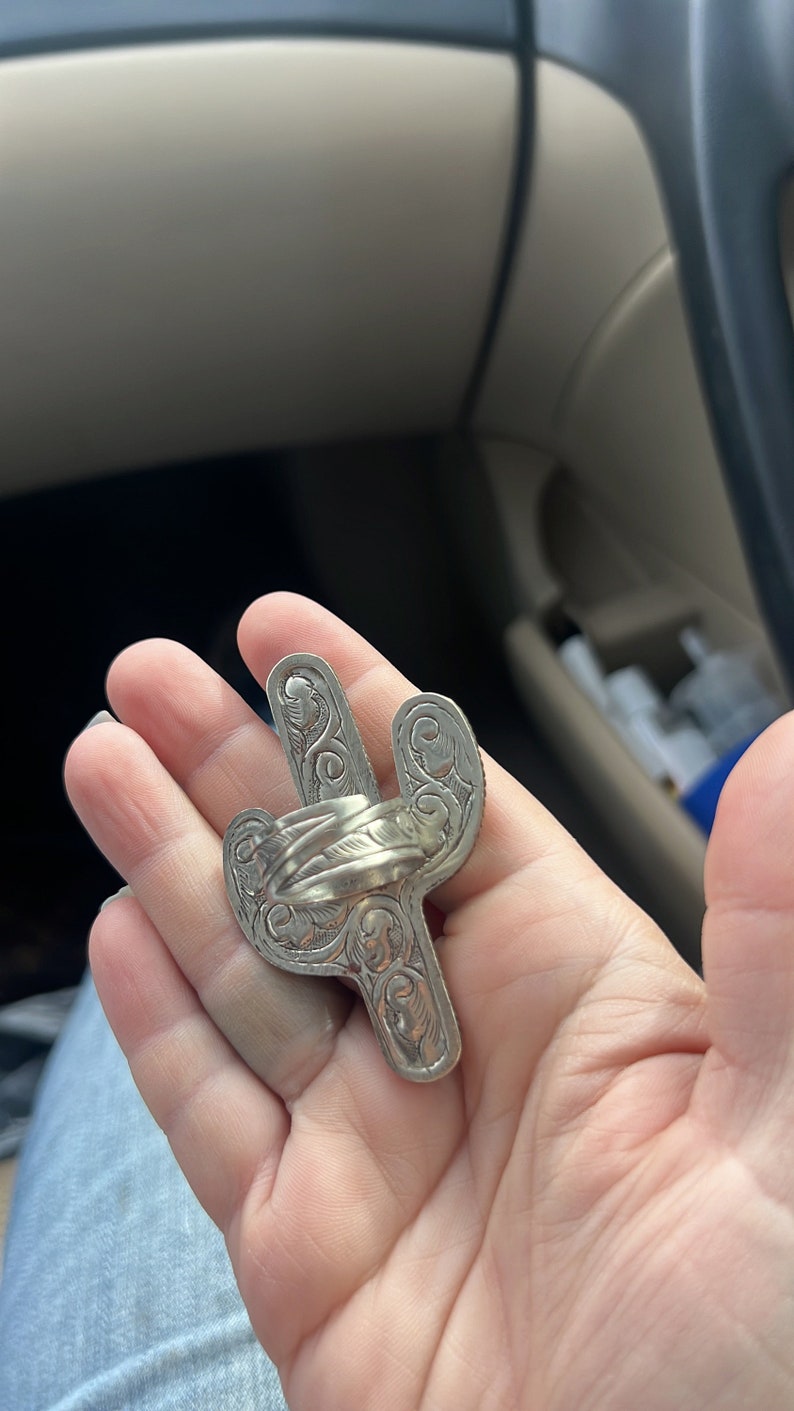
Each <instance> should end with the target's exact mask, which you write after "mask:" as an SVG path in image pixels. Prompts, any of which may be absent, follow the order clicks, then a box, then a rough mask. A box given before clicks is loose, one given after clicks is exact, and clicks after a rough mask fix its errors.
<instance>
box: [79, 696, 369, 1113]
mask: <svg viewBox="0 0 794 1411" xmlns="http://www.w3.org/2000/svg"><path fill="white" fill-rule="evenodd" d="M66 783H67V788H68V791H69V796H70V798H71V800H72V803H73V805H74V807H75V810H76V812H77V813H78V815H79V817H80V818H81V820H82V822H83V823H84V824H85V826H86V828H87V829H88V831H89V832H90V833H91V835H92V837H93V838H94V840H95V842H96V843H97V845H98V847H99V848H100V849H101V851H102V852H103V853H104V854H105V856H106V857H107V858H108V859H109V860H110V862H111V863H112V864H113V866H114V867H115V868H116V869H117V870H118V871H119V872H120V873H121V874H122V876H124V877H125V878H127V880H128V881H129V882H130V884H131V886H132V888H133V891H134V893H135V896H136V897H137V898H138V900H139V901H140V902H141V904H142V906H143V907H144V909H145V911H146V912H147V914H148V915H149V916H150V917H151V919H152V922H153V923H154V925H155V927H156V929H157V930H158V931H159V933H160V935H161V936H162V937H163V939H164V941H165V942H166V944H167V945H168V947H169V949H170V951H171V953H172V955H173V957H174V960H175V961H176V963H177V965H178V966H179V967H180V969H181V970H182V972H183V974H184V975H185V977H186V979H187V980H188V982H189V984H190V985H191V986H192V988H193V989H194V990H195V991H196V993H197V994H198V995H199V997H200V999H201V1001H202V1003H203V1005H204V1007H205V1009H206V1010H207V1012H208V1014H209V1015H210V1016H211V1017H212V1019H213V1021H214V1022H215V1024H216V1026H217V1027H218V1028H219V1029H220V1030H221V1032H222V1033H223V1034H224V1035H225V1036H226V1037H227V1039H228V1040H229V1041H230V1043H231V1044H232V1045H233V1046H234V1048H235V1049H236V1050H237V1052H238V1053H239V1054H240V1055H241V1056H242V1057H243V1058H244V1059H245V1061H246V1062H247V1063H248V1064H249V1066H250V1067H251V1068H252V1069H253V1070H254V1072H256V1073H257V1074H258V1075H259V1076H260V1077H261V1078H263V1080H264V1081H265V1082H266V1083H268V1085H269V1086H270V1087H272V1088H274V1090H275V1091H277V1092H279V1093H280V1094H281V1095H282V1096H284V1097H285V1098H287V1099H290V1098H293V1097H294V1096H295V1095H296V1094H297V1093H298V1092H301V1091H302V1090H303V1087H304V1086H305V1085H306V1083H308V1082H309V1081H311V1079H312V1077H313V1076H314V1075H315V1074H316V1072H317V1071H319V1069H320V1068H321V1067H322V1065H323V1064H324V1063H325V1062H326V1061H327V1058H328V1056H329V1053H330V1052H331V1051H332V1049H333V1046H334V1043H335V1040H336V1035H337V1033H338V1030H339V1028H340V1027H341V1025H342V1024H343V1023H344V1021H345V1018H346V1017H347V1014H348V1012H349V1007H350V997H349V995H347V994H346V992H344V991H343V990H341V988H340V987H338V986H333V985H329V984H327V983H323V982H322V981H319V980H308V981H307V980H304V979H302V978H298V977H296V976H293V975H287V974H285V973H283V972H281V971H276V970H274V969H273V968H272V967H271V966H268V965H266V964H265V963H264V962H263V961H262V960H261V958H260V957H259V956H258V955H257V954H256V953H255V951H254V950H253V949H252V948H251V947H250V946H249V945H248V943H247V941H246V940H245V939H244V937H243V936H242V934H241V932H240V929H239V927H238V926H237V923H236V921H235V920H234V917H233V915H232V912H231V908H230V906H229V902H228V899H227V896H226V889H225V885H224V881H223V867H222V851H221V841H220V839H219V837H218V835H217V834H216V833H215V831H214V830H213V829H212V828H211V827H210V826H209V824H208V823H207V822H206V820H205V819H204V818H203V817H202V816H201V815H200V814H199V812H198V811H197V810H196V808H195V807H194V806H193V804H192V803H191V801H190V800H189V799H188V798H187V796H186V795H185V794H184V792H183V791H182V790H181V789H180V788H179V786H178V785H177V784H176V783H175V781H174V780H173V779H172V778H171V776H170V775H169V774H168V772H167V770H166V769H165V768H164V767H163V765H162V764H161V763H160V761H159V760H158V759H157V758H156V756H155V755H154V753H153V752H152V750H151V749H150V748H149V746H148V745H147V744H146V743H145V741H143V740H141V738H140V737H139V736H138V735H136V734H135V733H134V732H133V731H131V730H129V729H127V728H126V727H125V726H123V725H116V724H111V725H104V726H103V727H102V728H101V729H96V730H89V731H87V732H85V733H84V734H83V735H80V736H78V738H77V740H76V741H75V742H74V744H73V745H72V748H71V750H70V752H69V755H68V757H67V762H66ZM109 909H112V908H109Z"/></svg>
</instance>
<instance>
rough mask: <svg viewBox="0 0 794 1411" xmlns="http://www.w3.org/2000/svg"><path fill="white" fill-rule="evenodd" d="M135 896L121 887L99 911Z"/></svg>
mask: <svg viewBox="0 0 794 1411" xmlns="http://www.w3.org/2000/svg"><path fill="white" fill-rule="evenodd" d="M86 729H88V726H86ZM134 895H135V893H134V892H133V890H132V887H127V886H124V887H119V889H118V891H117V892H114V893H113V895H112V897H105V900H104V901H103V903H102V905H101V906H100V908H99V910H100V911H104V910H105V907H106V906H110V903H111V902H112V901H119V900H120V899H121V897H133V896H134Z"/></svg>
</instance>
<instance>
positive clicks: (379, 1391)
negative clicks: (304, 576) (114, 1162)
mask: <svg viewBox="0 0 794 1411" xmlns="http://www.w3.org/2000/svg"><path fill="white" fill-rule="evenodd" d="M240 645H241V650H242V653H243V656H244V658H245V660H246V661H247V663H248V665H249V666H250V668H251V670H252V671H253V673H254V675H255V676H256V677H257V678H258V680H260V681H262V682H264V680H265V679H266V676H267V674H268V672H269V670H270V668H271V667H272V666H273V665H274V663H275V662H276V661H277V660H278V659H279V658H280V657H282V656H284V655H286V654H287V653H289V652H293V651H309V652H315V653H317V654H319V655H320V656H323V657H325V658H326V659H327V660H328V661H330V663H331V664H332V666H333V667H334V669H335V670H336V672H337V674H338V675H339V677H340V679H341V681H342V685H343V686H344V688H345V690H346V691H347V694H348V698H349V701H350V705H351V708H352V710H353V713H354V716H355V718H356V720H357V722H358V724H359V726H360V728H361V731H362V734H363V736H364V741H365V744H366V745H367V747H368V750H369V752H370V757H371V758H372V761H373V765H374V767H375V772H376V774H377V775H378V777H379V779H380V782H381V785H382V787H383V792H384V796H388V795H389V794H390V793H392V792H394V781H393V780H391V779H390V778H389V770H390V768H391V758H390V755H391V744H390V737H389V725H390V721H391V717H392V715H393V713H394V711H395V709H396V707H397V706H398V705H399V704H400V702H401V701H402V700H404V699H405V697H406V695H408V694H409V693H410V692H411V690H412V689H413V688H411V687H409V685H408V683H407V682H406V681H405V680H403V679H402V678H401V677H400V676H399V675H398V674H397V673H396V672H395V671H394V670H393V669H392V668H391V667H390V666H389V665H388V664H387V663H386V662H385V661H384V660H383V659H382V658H381V657H379V656H378V655H377V654H376V652H375V651H374V650H373V649H372V648H371V647H369V646H368V645H367V644H366V643H364V642H363V641H362V640H361V639H360V638H358V637H356V636H355V635H354V634H353V633H352V632H351V631H350V630H349V629H347V628H346V627H344V626H343V625H342V624H341V623H340V622H338V621H337V620H335V619H334V618H332V617H331V616H330V615H329V614H328V613H326V612H324V611H323V610H321V609H319V608H317V607H316V606H314V605H312V604H310V603H308V602H306V601H304V600H302V599H299V598H294V597H291V596H288V595H275V596H273V597H270V598H265V599H262V600H261V601H259V602H257V603H255V604H254V605H253V607H251V608H250V609H249V610H248V612H247V613H246V615H245V617H244V618H243V621H242V623H241V627H240ZM426 684H427V685H429V686H431V687H432V686H433V684H434V683H433V682H428V683H426ZM108 696H109V699H110V703H111V705H112V707H113V709H114V710H115V712H116V714H117V715H118V716H119V718H120V720H121V721H123V724H105V725H100V726H98V727H96V728H94V729H91V730H88V731H86V732H85V733H84V734H83V735H81V736H80V737H79V738H78V739H77V740H76V741H75V743H74V745H73V746H72V749H71V751H70V754H69V758H68V761H67V769H66V778H67V786H68V789H69V793H70V796H71V799H72V801H73V803H74V806H75V808H76V810H77V812H78V814H79V815H80V817H81V818H82V820H83V822H84V823H85V825H86V827H87V828H88V829H89V831H90V832H91V833H92V835H93V837H94V838H95V839H96V842H97V843H98V845H99V847H100V848H101V849H102V851H103V852H104V853H105V854H106V855H107V857H108V858H109V859H110V861H111V862H112V863H113V865H114V866H115V867H116V868H117V869H118V870H119V871H120V872H121V873H122V875H123V876H125V877H126V878H127V879H128V880H129V882H130V884H131V886H132V888H133V891H134V894H135V895H134V899H132V898H131V899H126V900H119V901H117V902H114V903H113V905H111V906H109V907H108V908H106V909H105V910H104V911H103V912H102V913H101V914H100V916H99V917H98V918H97V920H96V922H95V924H94V927H93V931H92V935H91V964H92V967H93V971H94V975H95V978H96V983H97V987H98V989H99V993H100V997H101V999H102V1003H103V1005H104V1006H105V1009H106V1011H107V1014H108V1017H109V1019H110V1022H111V1024H112V1026H113V1028H114V1030H115V1032H116V1034H117V1036H118V1039H119V1042H120V1044H121V1046H122V1048H123V1049H124V1051H125V1053H126V1055H127V1057H128V1059H129V1062H130V1064H131V1067H132V1071H133V1074H134V1076H135V1079H136V1082H137V1083H138V1086H139V1088H140V1090H141V1092H142V1094H143V1096H144V1098H145V1100H146V1102H147V1103H148V1105H149V1107H150V1108H151V1110H152V1112H153V1113H154V1116H155V1117H156V1119H157V1121H158V1122H159V1123H160V1124H161V1125H162V1127H163V1128H164V1129H165V1131H166V1132H167V1134H168V1137H169V1139H170V1142H171V1145H172V1147H173V1150H174V1153H175V1155H176V1158H177V1160H178V1161H179V1163H180V1165H181V1166H182V1168H183V1170H184V1172H185V1174H186V1176H187V1178H188V1180H189V1181H190V1183H191V1185H192V1186H193V1189H194V1190H195V1192H196V1194H197V1196H198V1198H199V1200H200V1201H201V1202H202V1204H203V1205H204V1206H205V1208H206V1209H207V1210H208V1211H209V1213H210V1215H211V1216H212V1218H213V1219H214V1220H215V1221H216V1222H217V1223H218V1224H219V1225H220V1226H221V1228H222V1229H223V1231H224V1233H225V1236H226V1240H227V1244H228V1248H229V1254H230V1257H231V1260H232V1264H233V1266H234V1271H235V1274H236V1277H237V1280H238V1282H239V1285H240V1289H241V1291H242V1295H243V1298H244V1300H245V1302H246V1305H247V1308H248V1311H249V1314H250V1317H251V1321H252V1324H253V1326H254V1329H255V1331H256V1332H257V1334H258V1336H259V1337H260V1339H261V1341H262V1342H263V1344H264V1346H265V1348H266V1349H267V1351H268V1352H269V1353H270V1355H271V1357H272V1358H273V1359H274V1361H275V1362H276V1363H277V1365H278V1367H279V1370H280V1373H281V1377H282V1381H283V1384H284V1388H285V1394H286V1397H287V1400H288V1402H289V1405H290V1407H291V1408H292V1409H293V1411H301V1408H306V1411H317V1408H318V1407H322V1408H323V1411H335V1409H336V1408H345V1411H349V1408H356V1411H364V1408H375V1407H378V1408H388V1411H418V1408H423V1409H425V1408H427V1411H429V1408H434V1411H446V1408H455V1411H467V1408H471V1411H486V1408H500V1411H501V1408H504V1411H513V1408H518V1407H521V1408H526V1411H595V1408H597V1409H598V1411H634V1408H639V1407H642V1408H643V1411H657V1409H658V1411H661V1408H665V1411H668V1408H669V1411H687V1408H693V1411H694V1409H695V1408H696V1409H697V1411H704V1408H710V1407H715V1408H716V1407H719V1408H720V1411H729V1408H739V1407H747V1406H753V1407H758V1408H764V1411H776V1408H784V1407H786V1408H788V1407H790V1406H791V1405H792V1404H794V1218H793V1217H792V1207H793V1206H794V1174H792V1160H791V1157H792V1135H791V1133H792V1116H794V925H793V924H792V923H793V921H794V870H793V869H792V860H794V849H793V847H792V842H791V838H792V833H791V827H790V817H791V804H792V797H794V718H792V717H787V718H785V719H783V720H782V721H780V722H778V723H777V724H776V725H775V726H773V727H772V729H771V730H769V731H768V732H767V733H766V735H765V736H764V737H763V738H762V739H761V740H760V741H759V742H758V743H757V744H756V745H754V746H753V747H752V749H751V750H750V751H749V753H748V754H747V755H746V756H745V758H744V759H743V760H742V762H741V764H740V765H739V767H738V768H737V770H736V771H735V772H734V774H733V776H732V777H731V779H730V781H729V783H728V785H727V787H726V789H725V791H724V794H723V799H722V801H721V803H720V808H719V812H718V817H717V822H716V826H715V829H714V834H713V837H712V840H711V844H710V847H709V855H708V865H707V873H706V887H707V898H708V913H707V917H706V923H705V928H704V964H705V975H706V981H705V984H704V983H703V982H701V981H700V980H699V979H698V978H697V977H696V976H695V975H694V974H692V972H691V971H690V970H689V968H688V967H687V966H686V965H685V963H684V962H683V961H682V960H680V959H679V958H678V956H677V955H676V953H675V952H674V950H673V948H672V947H671V946H670V945H669V944H668V942H667V941H666V940H665V939H664V937H663V936H662V935H661V934H660V932H659V931H658V930H657V928H656V927H655V926H654V925H653V924H652V923H651V922H650V921H649V920H648V918H647V917H646V916H644V915H643V914H642V913H641V912H640V911H638V910H637V908H636V907H635V906H634V905H633V904H632V903H630V902H629V901H628V900H627V899H626V898H625V897H624V896H623V895H622V894H621V893H620V892H619V891H618V890H617V889H616V888H615V887H614V886H613V885H612V883H611V882H609V881H608V880H607V879H606V878H605V877H604V876H603V875H602V874H601V873H600V872H599V871H598V869H597V868H596V867H595V866H594V864H593V863H592V862H590V860H589V859H588V858H587V857H586V856H585V855H584V854H583V853H582V852H581V851H580V850H579V848H578V847H577V846H576V844H575V843H574V842H573V841H572V840H571V838H569V837H568V836H567V834H566V833H565V832H564V831H563V830H562V829H561V828H560V827H559V826H558V825H557V824H556V823H555V822H554V820H553V819H552V818H550V817H549V815H548V814H547V813H546V812H545V811H544V810H543V809H542V808H541V807H540V805H539V804H538V803H537V802H536V801H535V800H534V799H533V798H532V797H531V796H530V795H529V794H528V793H526V792H525V791H524V790H523V789H522V788H521V787H520V786H519V785H518V784H517V783H516V782H515V781H514V780H512V779H511V778H510V777H509V776H507V775H506V774H505V773H504V772H503V771H502V770H501V769H500V768H499V767H498V766H497V765H495V764H494V763H493V762H491V761H486V774H487V785H488V792H487V799H486V808H485V819H484V823H483V829H482V833H481V835H480V838H479V841H478V843H477V844H476V846H475V849H474V852H473V853H472V856H471V858H470V859H469V861H468V862H467V863H466V865H465V867H464V868H463V869H462V871H461V872H459V873H458V874H457V875H456V876H455V877H454V878H453V879H452V880H451V881H450V882H448V883H447V884H446V885H445V886H444V888H443V889H442V890H441V891H440V892H439V893H436V894H435V895H434V898H433V900H434V901H435V902H437V903H438V905H439V907H440V908H441V910H442V912H443V913H444V918H445V919H444V934H443V936H442V938H441V939H440V940H439V942H438V950H439V954H440V957H441V961H442V965H443V968H444V972H445V975H446V978H447V983H448V987H449V990H450V994H451V996H452V1000H453V1003H454V1004H455V1007H456V1009H457V1013H458V1016H459V1019H460V1022H461V1029H462V1033H463V1058H462V1061H461V1064H460V1066H459V1067H458V1068H457V1069H456V1070H455V1072H454V1073H453V1074H452V1075H451V1076H449V1077H448V1078H445V1079H443V1080H441V1081H440V1082H439V1083H437V1084H433V1085H430V1086H422V1085H413V1084H410V1083H408V1082H405V1081H404V1080H402V1079H400V1078H398V1077H396V1076H395V1074H394V1073H392V1072H391V1071H390V1069H389V1068H388V1067H387V1066H386V1064H385V1063H384V1061H383V1058H382V1056H381V1054H380V1051H379V1049H378V1047H377V1044H376V1041H375V1038H374V1035H373V1033H372V1029H371V1027H370V1024H369V1021H368V1019H367V1017H366V1015H365V1013H364V1011H363V1006H361V1004H360V1003H359V1002H355V1001H354V1000H353V998H352V996H351V995H350V994H348V993H347V992H346V991H345V990H343V989H342V988H341V987H339V986H338V985H334V983H333V982H330V981H321V980H306V979H301V978H298V977H295V976H292V975H287V974H284V973H282V972H280V971H276V970H273V969H272V968H271V967H270V966H269V965H267V964H266V962H264V961H263V960H262V959H261V957H260V956H258V955H257V954H256V953H255V951H254V950H253V949H252V948H251V946H249V945H248V943H247V942H246V941H244V939H243V937H242V935H241V934H240V932H239V930H238V928H237V924H236V922H235V921H234V918H233V916H232V913H231V910H230V907H229V904H228V902H227V899H226V894H225V889H224V884H223V876H222V866H221V837H222V834H223V832H224V829H225V828H226V825H227V824H228V822H229V821H230V819H231V818H232V816H233V815H234V814H235V813H236V812H237V811H238V810H239V809H241V808H243V807H245V806H248V805H251V804H257V805H261V806H264V807H266V808H267V809H269V810H270V811H271V812H273V813H274V814H276V815H278V814H281V813H284V812H287V811H288V810H289V809H290V808H293V807H295V795H294V791H293V788H292V785H291V783H290V780H289V778H288V773H287V766H286V762H285V760H284V756H283V752H282V749H281V746H280V744H279V742H278V740H277V739H276V738H275V736H274V735H273V734H272V732H271V731H270V730H269V729H268V728H267V727H266V726H265V725H263V724H262V723H261V722H260V721H259V720H258V719H257V717H256V716H255V715H254V714H253V713H252V712H251V711H250V710H249V709H248V707H247V706H245V705H244V704H243V702H242V701H241V700H240V699H239V697H237V696H236V694H235V693H234V692H233V691H232V690H231V689H230V688H229V687H228V686H226V685H225V684H224V683H223V682H222V681H221V680H220V679H219V678H218V677H217V676H216V675H215V674H214V673H213V672H212V671H211V670H210V669H209V667H207V666H206V665H204V664H203V663H202V662H200V661H199V660H198V659H197V658H196V657H194V656H193V655H192V654H191V653H190V652H188V651H187V650H186V649H184V648H182V647H179V646H177V645H175V644H174V643H170V642H144V643H141V644H140V645H138V646H136V647H132V648H130V649H129V651H127V652H125V653H124V654H123V655H122V656H121V657H120V658H118V659H117V661H116V662H115V663H114V664H113V667H112V668H111V671H110V675H109V679H108ZM462 704H464V706H465V702H463V703H462Z"/></svg>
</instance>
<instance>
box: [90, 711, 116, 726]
mask: <svg viewBox="0 0 794 1411" xmlns="http://www.w3.org/2000/svg"><path fill="white" fill-rule="evenodd" d="M117 723H118V722H117V721H116V717H115V716H114V715H111V714H110V711H109V710H98V711H97V713H96V715H92V716H91V719H90V720H89V722H88V724H87V725H84V726H83V730H90V729H91V726H92V725H116V724H117Z"/></svg>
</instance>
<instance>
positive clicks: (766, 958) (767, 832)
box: [703, 713, 794, 1121]
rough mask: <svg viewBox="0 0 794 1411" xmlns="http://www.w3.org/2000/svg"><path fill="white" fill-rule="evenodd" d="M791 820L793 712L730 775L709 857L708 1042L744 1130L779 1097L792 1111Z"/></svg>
mask: <svg viewBox="0 0 794 1411" xmlns="http://www.w3.org/2000/svg"><path fill="white" fill-rule="evenodd" d="M793 816H794V713H792V714H789V715H786V716H783V717H782V719H780V720H778V721H776V722H775V724H774V725H772V726H770V728H769V729H768V730H767V731H765V733H764V734H763V735H762V736H761V737H760V739H758V740H756V741H755V743H754V744H753V745H751V747H750V749H749V750H748V751H747V753H746V754H745V755H744V756H743V757H742V759H741V760H740V761H739V763H738V764H737V766H736V768H735V769H734V771H733V773H732V774H731V775H730V777H729V779H728V781H727V783H726V785H725V788H724V790H723V793H722V797H721V799H720V803H719V808H718V810H717V817H716V820H715V824H714V830H713V833H712V837H711V841H710V843H709V848H708V854H707V858H706V877H705V882H706V903H707V911H706V918H705V921H704V926H703V972H704V977H705V981H706V988H707V995H708V1029H709V1037H710V1040H711V1043H712V1045H713V1048H714V1050H716V1055H717V1056H718V1058H719V1060H720V1061H721V1063H722V1064H724V1065H725V1066H726V1071H727V1072H730V1073H731V1074H732V1075H733V1077H734V1078H735V1077H736V1076H737V1075H739V1076H740V1077H741V1082H740V1084H739V1087H738V1090H734V1092H733V1096H732V1103H733V1104H734V1110H735V1104H736V1103H737V1101H738V1103H739V1107H740V1108H742V1109H743V1113H742V1114H741V1115H740V1114H739V1113H738V1112H736V1116H737V1117H738V1118H739V1120H740V1121H748V1120H751V1118H752V1115H753V1113H754V1112H755V1111H758V1110H759V1106H761V1107H764V1108H765V1107H766V1105H767V1103H768V1102H769V1101H770V1100H779V1099H780V1098H781V1097H782V1096H783V1095H785V1103H786V1108H787V1109H788V1107H789V1106H794V1102H793V1101H792V1096H791V1094H792V1092H793V1091H794V1083H792V1078H794V830H792V817H793ZM789 1115H791V1114H789Z"/></svg>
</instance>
